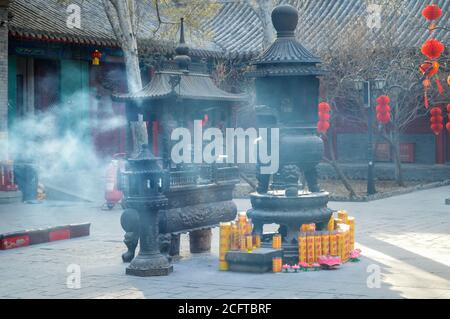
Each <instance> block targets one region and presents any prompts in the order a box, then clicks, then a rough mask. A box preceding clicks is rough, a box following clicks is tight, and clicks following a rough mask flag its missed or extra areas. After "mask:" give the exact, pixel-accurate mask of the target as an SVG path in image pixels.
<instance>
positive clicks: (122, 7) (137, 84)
mask: <svg viewBox="0 0 450 319" xmlns="http://www.w3.org/2000/svg"><path fill="white" fill-rule="evenodd" d="M102 3H103V6H104V8H105V12H106V15H107V17H108V20H109V22H110V24H111V27H112V29H113V31H114V34H115V36H116V39H117V41H118V42H119V43H120V47H121V49H122V51H123V53H124V62H125V69H126V75H127V84H128V91H129V92H130V93H134V92H137V91H139V90H141V89H142V79H141V70H140V68H139V55H138V46H137V39H136V32H135V31H136V21H137V20H136V19H137V18H136V16H135V14H136V11H135V10H136V8H135V6H134V2H133V1H129V2H128V1H123V0H120V1H119V0H103V1H102ZM130 131H131V134H130V137H131V138H132V139H133V140H132V141H127V143H130V142H131V143H132V145H133V147H132V152H131V156H133V155H136V154H137V153H138V152H139V151H140V149H141V145H143V144H148V136H147V127H146V124H145V123H144V122H143V120H142V116H139V121H138V122H131V123H130Z"/></svg>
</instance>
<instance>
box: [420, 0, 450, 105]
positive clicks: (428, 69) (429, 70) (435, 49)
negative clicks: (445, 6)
mask: <svg viewBox="0 0 450 319" xmlns="http://www.w3.org/2000/svg"><path fill="white" fill-rule="evenodd" d="M422 15H423V17H424V18H425V19H426V20H428V21H430V22H431V24H430V26H429V28H428V30H429V31H430V38H429V39H428V40H427V41H426V42H425V43H424V44H423V45H422V48H421V52H422V54H423V55H425V56H426V57H427V58H428V60H426V61H425V62H424V63H422V64H421V65H420V67H419V70H420V72H421V73H422V75H423V76H424V77H425V79H424V80H423V82H422V83H423V88H424V104H425V108H427V109H428V107H429V101H428V90H429V89H430V87H431V78H432V77H433V76H435V75H436V77H435V82H436V86H437V89H438V91H439V94H442V93H443V91H444V89H443V87H442V84H441V81H440V79H439V77H438V76H437V74H438V72H439V67H440V65H439V63H438V62H437V61H433V60H436V59H438V58H439V57H440V56H441V55H442V53H443V52H444V50H445V46H444V44H443V43H442V42H441V41H439V40H437V39H435V38H433V37H432V33H433V31H434V30H435V29H436V26H435V24H434V22H433V21H435V20H437V19H439V18H440V17H441V16H442V9H441V8H440V7H439V6H438V5H437V4H430V5H428V6H426V7H425V9H424V10H423V11H422Z"/></svg>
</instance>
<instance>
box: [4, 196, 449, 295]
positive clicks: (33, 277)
mask: <svg viewBox="0 0 450 319" xmlns="http://www.w3.org/2000/svg"><path fill="white" fill-rule="evenodd" d="M449 195H450V187H442V188H438V189H432V190H427V191H421V192H416V193H413V194H408V195H403V196H398V197H393V198H389V199H384V200H380V201H374V202H370V203H330V206H331V207H332V208H334V209H341V208H345V209H347V210H348V211H349V212H350V213H351V214H352V215H354V216H355V217H356V218H357V219H356V221H357V245H358V246H359V247H360V248H361V249H362V251H363V255H364V257H363V260H362V261H361V262H360V263H355V264H348V265H345V266H344V267H343V268H342V269H340V270H338V271H329V272H327V271H320V272H309V273H301V274H271V273H270V274H263V275H259V274H237V273H229V272H219V271H218V270H217V258H218V232H217V230H215V231H214V239H213V251H212V253H211V254H205V255H199V256H191V255H190V254H189V253H188V246H187V245H188V244H187V239H186V237H184V238H183V242H182V255H183V259H182V260H181V261H179V262H177V263H176V264H175V265H174V269H175V271H174V273H173V274H172V275H171V276H169V277H160V278H135V277H130V276H126V275H125V274H124V272H125V265H124V264H122V262H121V260H120V255H121V253H122V251H123V249H124V247H123V245H122V235H123V233H122V230H121V228H120V225H119V218H120V210H114V211H111V212H104V211H101V210H100V209H98V208H97V207H95V205H89V204H82V205H81V204H78V205H74V204H73V203H56V202H53V203H47V204H45V205H35V206H33V205H31V206H29V205H22V204H16V205H3V206H0V221H1V223H0V233H3V232H6V231H12V230H20V229H23V228H34V227H41V226H50V225H60V224H66V223H75V222H85V221H91V222H92V232H91V236H90V237H88V238H81V239H76V240H70V241H61V242H53V243H48V244H43V245H38V246H32V247H27V248H21V249H16V250H11V251H1V252H0V298H231V299H235V298H419V297H420V298H450V268H449V266H450V206H446V205H444V201H445V198H447V197H449ZM237 203H238V206H239V208H240V209H241V210H243V209H246V208H248V206H249V202H248V201H247V200H237ZM70 264H78V265H80V267H81V289H78V290H74V289H68V288H67V286H66V279H67V276H68V273H67V272H66V270H67V267H68V266H69V265H70ZM374 265H375V266H374ZM377 267H379V269H380V271H381V285H380V287H379V288H369V287H368V285H367V280H368V276H369V275H371V274H373V273H368V272H367V270H368V269H369V270H370V269H375V270H376V269H377ZM370 278H373V277H370ZM369 282H373V281H371V280H369Z"/></svg>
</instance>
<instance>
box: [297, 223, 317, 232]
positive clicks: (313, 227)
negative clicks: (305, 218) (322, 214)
mask: <svg viewBox="0 0 450 319" xmlns="http://www.w3.org/2000/svg"><path fill="white" fill-rule="evenodd" d="M315 231H316V224H303V225H302V227H300V232H301V233H312V232H315Z"/></svg>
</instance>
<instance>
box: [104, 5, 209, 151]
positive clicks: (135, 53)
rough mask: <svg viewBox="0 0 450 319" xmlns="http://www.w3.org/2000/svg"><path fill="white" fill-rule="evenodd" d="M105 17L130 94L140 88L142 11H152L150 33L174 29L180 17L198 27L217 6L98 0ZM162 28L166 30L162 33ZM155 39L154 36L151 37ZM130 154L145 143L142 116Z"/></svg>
mask: <svg viewBox="0 0 450 319" xmlns="http://www.w3.org/2000/svg"><path fill="white" fill-rule="evenodd" d="M102 3H103V6H104V9H105V12H106V15H107V17H108V20H109V22H110V24H111V27H112V29H113V32H114V35H115V37H116V39H117V42H118V43H119V45H120V47H121V49H122V51H123V53H124V60H125V61H124V62H125V68H126V75H127V83H128V90H129V92H131V93H134V92H137V91H139V90H141V89H142V78H141V69H140V63H139V62H140V61H139V50H138V48H139V46H138V36H139V35H138V32H139V23H140V22H141V20H142V12H144V11H145V10H147V11H150V12H153V13H154V16H155V17H156V19H157V22H158V25H157V28H156V29H155V30H154V34H155V35H156V33H158V32H163V31H168V30H169V31H170V30H172V31H173V30H174V29H176V30H178V25H179V23H178V21H179V20H178V18H180V17H184V18H185V20H186V22H187V23H188V24H189V25H191V26H193V27H199V24H200V23H202V21H204V19H205V18H207V17H209V16H211V15H213V14H215V12H216V10H217V8H218V5H217V4H215V3H208V2H205V1H201V0H191V1H180V0H152V1H149V0H140V1H139V0H102ZM162 25H168V26H169V28H166V29H165V30H163V29H162V28H161V26H162ZM155 37H156V36H155ZM131 134H132V136H133V144H134V145H133V152H134V153H136V152H138V150H139V148H140V145H142V144H147V143H148V137H147V129H146V127H145V123H144V122H143V121H142V117H140V118H139V122H137V123H133V124H132V128H131Z"/></svg>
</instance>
